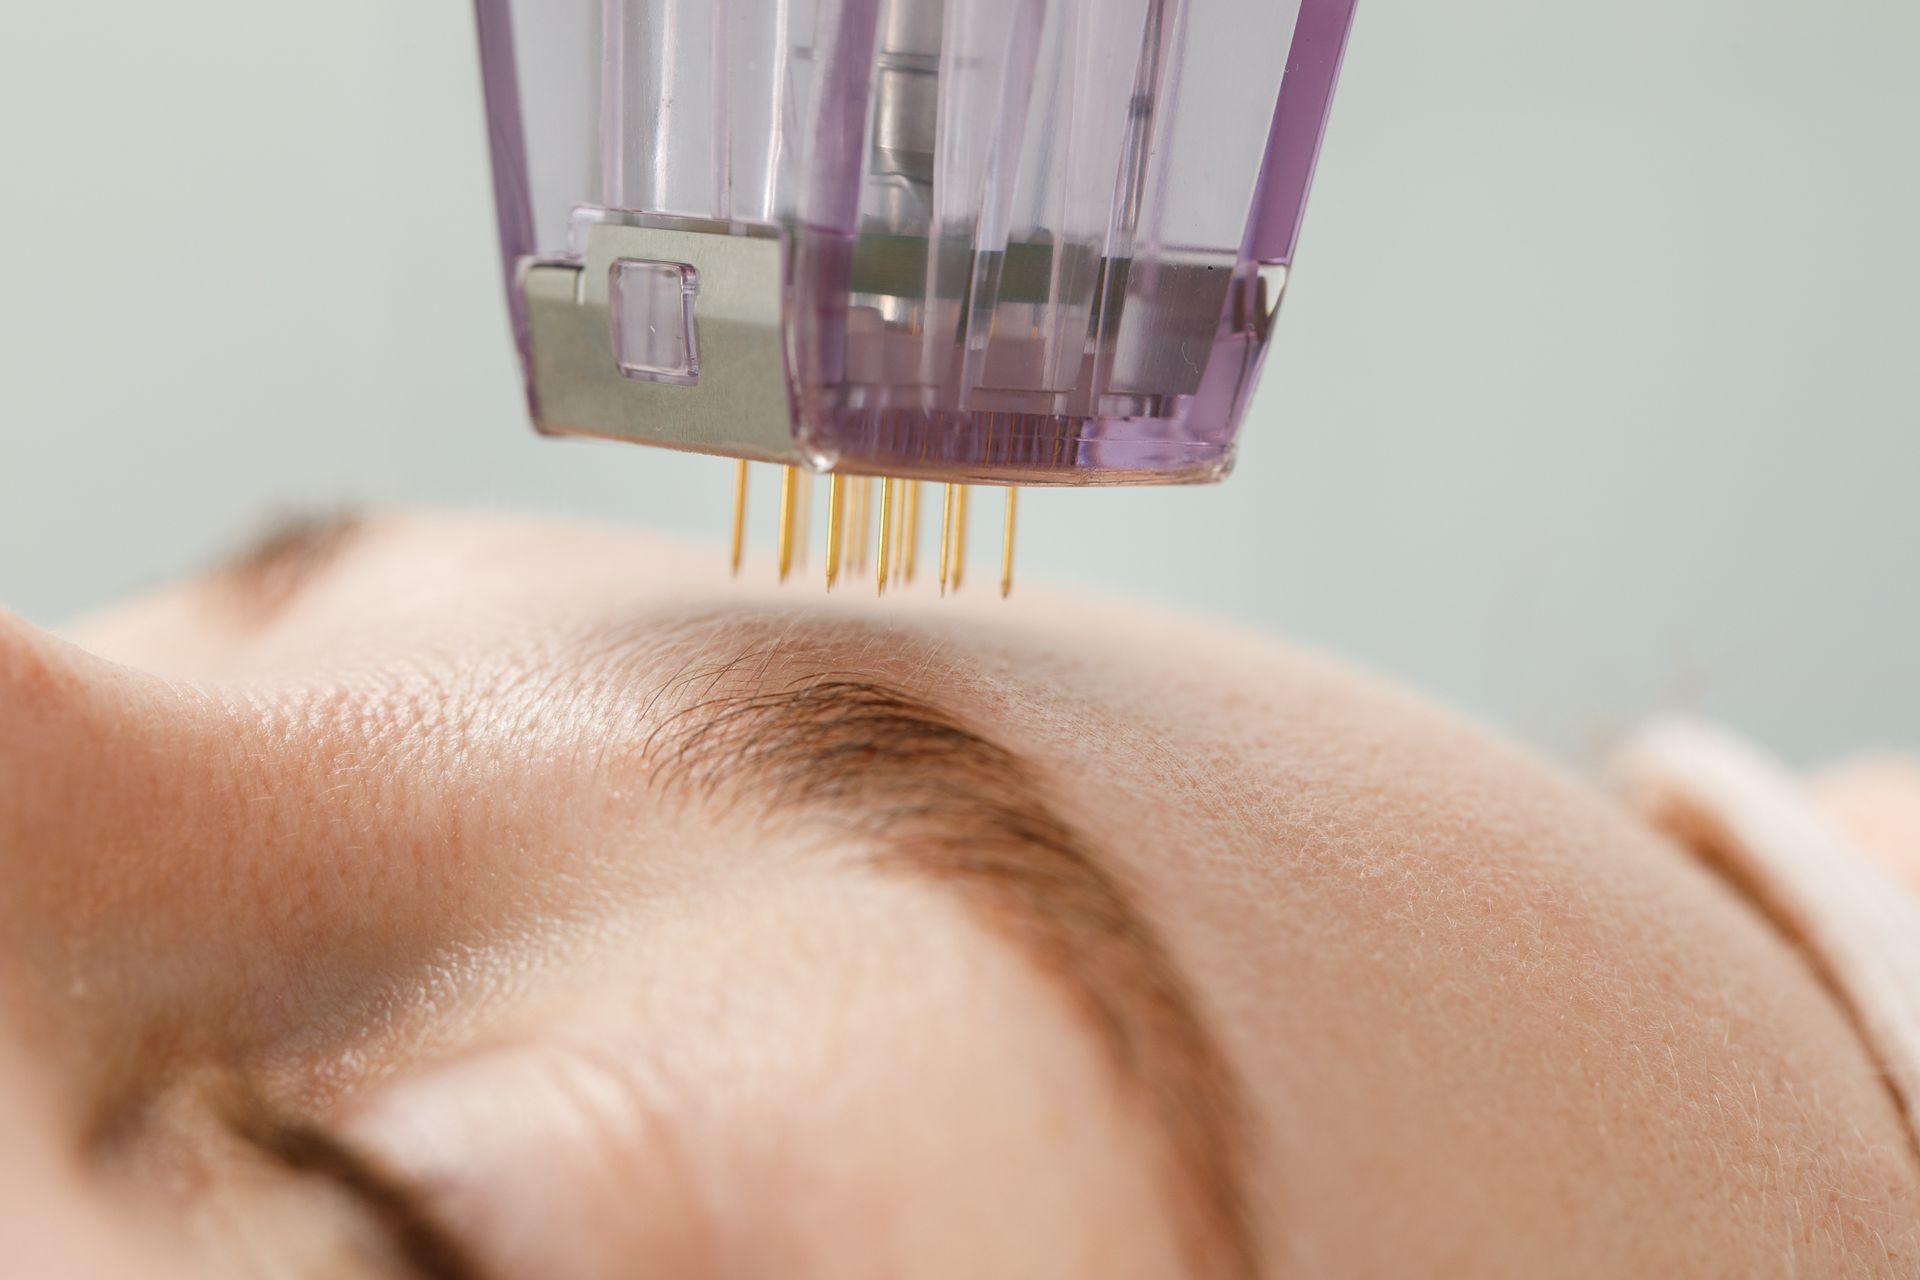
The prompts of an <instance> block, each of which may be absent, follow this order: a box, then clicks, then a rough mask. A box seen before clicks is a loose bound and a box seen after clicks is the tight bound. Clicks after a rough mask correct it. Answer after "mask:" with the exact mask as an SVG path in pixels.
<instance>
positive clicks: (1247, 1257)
mask: <svg viewBox="0 0 1920 1280" xmlns="http://www.w3.org/2000/svg"><path fill="white" fill-rule="evenodd" d="M756 657H761V658H765V657H767V655H765V654H759V655H752V654H750V655H746V656H745V657H743V658H741V659H737V660H735V662H733V663H728V664H723V665H722V666H721V667H718V668H711V669H709V670H707V671H705V672H701V673H696V674H694V675H687V674H685V673H683V674H682V675H681V676H680V677H679V678H678V681H679V682H680V683H682V684H686V685H691V684H694V683H701V684H703V691H702V695H701V698H700V700H699V701H697V702H694V703H692V704H691V705H687V706H683V707H681V708H679V709H677V710H676V711H674V712H673V713H672V714H670V715H669V716H668V717H667V718H666V719H665V720H664V721H662V722H661V723H660V725H659V727H658V728H657V729H656V730H655V731H654V733H653V734H652V736H651V738H650V739H649V741H648V742H647V744H646V747H645V749H644V751H643V755H644V756H646V757H650V758H651V759H652V761H653V763H654V764H655V766H656V770H655V773H654V780H655V785H657V786H659V787H661V788H663V789H664V790H666V791H668V792H671V793H678V794H681V795H684V796H689V797H698V798H702V799H707V800H714V799H724V800H729V801H733V802H735V803H743V804H747V805H750V806H753V807H755V808H757V809H759V810H760V811H761V812H762V813H763V814H766V815H770V816H781V817H793V816H796V815H798V816H805V815H824V816H825V818H826V820H827V821H828V822H829V823H830V824H831V826H832V829H833V830H834V831H835V832H836V833H845V832H846V831H847V829H848V827H849V826H851V827H852V828H853V829H854V831H855V832H856V834H860V835H864V836H867V837H869V838H870V840H869V842H870V844H871V845H872V847H873V848H875V849H877V850H879V852H878V853H877V855H876V856H875V858H874V862H875V864H876V865H877V866H878V867H880V868H882V869H884V870H894V869H899V870H902V871H906V872H908V873H911V874H914V875H917V876H921V877H926V878H931V879H932V880H934V881H936V882H938V883H940V884H943V885H945V886H947V887H949V888H950V889H951V890H953V891H954V892H956V893H958V894H959V895H960V896H961V898H962V899H963V901H964V903H965V905H966V906H967V907H968V908H969V909H970V910H971V912H972V914H973V915H974V916H975V917H976V919H977V920H979V921H981V922H982V923H984V924H985V925H987V926H988V927H989V928H990V929H991V930H993V931H994V932H996V933H998V934H999V935H1001V936H1002V937H1004V938H1006V939H1007V940H1009V941H1011V942H1012V943H1013V944H1015V945H1016V946H1017V947H1018V948H1019V949H1021V950H1022V951H1024V952H1025V953H1026V955H1027V956H1028V957H1029V959H1030V960H1031V961H1032V962H1033V963H1035V964H1036V966H1037V967H1038V968H1039V969H1040V970H1041V972H1042V973H1044V974H1046V975H1048V976H1050V977H1051V978H1053V979H1054V980H1056V982H1058V983H1059V984H1060V986H1061V988H1062V989H1063V990H1064V991H1065V992H1066V994H1067V996H1068V997H1069V999H1070V1000H1071V1001H1072V1003H1073V1004H1074V1005H1075V1006H1076V1008H1077V1010H1078V1011H1079V1012H1080V1013H1081V1014H1082V1015H1083V1016H1084V1017H1085V1018H1086V1019H1087V1021H1088V1022H1089V1023H1090V1025H1091V1027H1092V1028H1093V1030H1094V1031H1095V1033H1096V1034H1097V1036H1098V1038H1099V1040H1100V1041H1101V1043H1102V1044H1103V1046H1104V1048H1105V1050H1106V1052H1107V1054H1108V1056H1109V1058H1110V1059H1111V1060H1112V1062H1113V1064H1114V1065H1115V1066H1116V1067H1117V1068H1118V1071H1119V1074H1120V1076H1121V1079H1122V1081H1123V1083H1124V1085H1126V1086H1130V1087H1131V1089H1132V1091H1133V1093H1134V1095H1135V1097H1136V1099H1137V1101H1139V1102H1140V1103H1142V1104H1144V1106H1145V1107H1146V1109H1147V1111H1148V1113H1149V1114H1150V1115H1151V1116H1152V1118H1153V1119H1154V1121H1155V1122H1156V1129H1157V1130H1158V1133H1159V1135H1160V1137H1161V1140H1162V1141H1163V1143H1164V1147H1165V1150H1166V1153H1167V1155H1168V1157H1170V1160H1169V1163H1170V1165H1171V1172H1172V1173H1173V1174H1174V1175H1175V1176H1173V1177H1170V1178H1168V1179H1165V1182H1166V1184H1167V1185H1168V1187H1169V1189H1170V1190H1171V1192H1172V1193H1173V1195H1174V1198H1175V1202H1176V1204H1178V1205H1180V1206H1181V1208H1182V1209H1184V1210H1185V1212H1182V1213H1180V1214H1177V1215H1176V1221H1177V1223H1178V1225H1179V1227H1180V1230H1181V1235H1182V1243H1183V1245H1184V1246H1185V1248H1186V1252H1187V1254H1188V1256H1189V1259H1190V1262H1191V1264H1192V1265H1193V1266H1194V1267H1195V1268H1196V1270H1197V1271H1198V1272H1199V1273H1201V1274H1204V1275H1209V1276H1220V1277H1230V1278H1232V1280H1249V1278H1251V1277H1254V1276H1256V1275H1258V1274H1259V1253H1258V1250H1257V1248H1256V1244H1255V1241H1254V1235H1253V1230H1252V1225H1251V1222H1250V1218H1249V1213H1248V1208H1247V1200H1246V1194H1245V1189H1244V1176H1243V1175H1244V1167H1245V1164H1246V1155H1247V1153H1246V1150H1245V1139H1244V1134H1245V1126H1244V1125H1243V1123H1242V1119H1243V1116H1244V1106H1243V1102H1242V1097H1241V1088H1240V1085H1239V1081H1238V1079H1237V1077H1236V1076H1235V1074H1234V1072H1233V1070H1232V1068H1231V1066H1230V1065H1229V1063H1228V1060H1227V1058H1226V1056H1225V1054H1224V1053H1223V1052H1222V1051H1221V1048H1220V1046H1219V1044H1218V1042H1217V1041H1216V1039H1215V1037H1214V1035H1213V1034H1212V1032H1211V1030H1210V1028H1209V1026H1208V1024H1207V1022H1206V1020H1205V1019H1204V1018H1203V1017H1202V1015H1201V1011H1200V1008H1199V1005H1198V1002H1197V1000H1196V999H1195V997H1194V995H1193V993H1192V991H1191V989H1190V987H1189V984H1188V982H1187V980H1186V978H1185V976H1184V975H1183V974H1182V973H1181V971H1180V969H1179V968H1178V966H1177V965H1176V964H1175V962H1174V960H1173V957H1172V955H1171V953H1170V952H1169V950H1168V948H1167V946H1166V944H1165V943H1164V942H1163V941H1162V939H1161V937H1160V935H1159V932H1158V930H1157V929H1156V928H1155V927H1154V925H1153V922H1152V920H1151V919H1150V918H1149V917H1148V916H1147V914H1146V913H1145V912H1144V911H1143V910H1142V909H1141V907H1140V905H1139V903H1138V901H1137V899H1136V898H1135V897H1134V896H1133V895H1132V894H1131V893H1130V892H1129V891H1128V889H1127V888H1126V886H1125V885H1124V884H1123V882H1122V880H1121V878H1120V877H1119V876H1118V875H1117V874H1116V873H1115V871H1114V870H1113V869H1112V867H1111V866H1110V862H1109V860H1108V859H1106V858H1104V857H1103V856H1101V855H1100V853H1099V852H1098V850H1097V849H1096V848H1095V847H1094V846H1093V845H1091V844H1090V843H1089V842H1088V841H1087V840H1086V839H1085V838H1084V837H1083V836H1082V835H1081V834H1080V833H1079V832H1078V831H1076V830H1074V828H1073V827H1072V826H1071V825H1070V824H1068V823H1067V822H1066V821H1065V820H1064V819H1062V818H1061V816H1060V815H1059V814H1058V813H1057V812H1056V810H1055V807H1054V805H1053V804H1052V802H1051V801H1050V800H1049V799H1048V794H1047V786H1046V780H1045V779H1044V777H1043V776H1042V775H1041V774H1040V773H1039V772H1038V771H1037V770H1036V769H1035V767H1034V766H1033V765H1032V764H1031V763H1030V762H1028V761H1027V760H1025V759H1023V758H1022V757H1020V756H1018V755H1016V754H1015V753H1014V752H1012V751H1010V750H1008V749H1007V748H1005V747H1003V746H1001V745H999V744H998V743H996V742H993V741H992V740H990V739H988V738H987V737H985V736H984V735H982V734H981V733H980V732H978V731H977V730H975V729H974V728H973V727H971V726H970V725H968V724H967V723H966V722H964V721H963V720H962V719H961V718H960V717H958V716H956V715H954V714H951V713H949V712H947V711H945V710H943V709H941V708H939V707H936V706H934V705H932V704H931V703H929V702H927V701H925V700H923V699H920V698H918V697H916V696H914V695H913V694H910V693H908V692H906V691H905V690H903V689H900V688H898V687H894V686H892V685H889V684H886V683H882V682H879V681H875V680H872V679H868V678H863V677H861V676H858V675H852V674H839V673H834V672H815V673H811V674H808V675H805V676H803V677H800V678H798V679H795V680H793V681H792V682H791V683H789V684H787V685H785V686H784V687H777V688H773V689H764V688H762V689H755V688H754V687H752V686H753V685H754V684H756V683H758V680H759V677H754V676H750V675H746V674H745V671H746V668H747V667H748V666H749V665H750V664H751V663H752V660H753V659H754V658H756ZM769 661H770V660H769ZM729 681H735V682H739V683H741V684H742V685H743V687H741V688H737V689H727V690H726V691H721V690H722V689H723V687H724V686H726V685H728V683H729ZM658 696H660V695H656V698H657V697H658Z"/></svg>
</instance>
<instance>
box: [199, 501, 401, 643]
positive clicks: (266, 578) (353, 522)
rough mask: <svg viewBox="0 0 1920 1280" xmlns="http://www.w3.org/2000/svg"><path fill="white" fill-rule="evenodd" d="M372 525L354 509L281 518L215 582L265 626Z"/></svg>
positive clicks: (224, 566) (223, 567) (220, 570)
mask: <svg viewBox="0 0 1920 1280" xmlns="http://www.w3.org/2000/svg"><path fill="white" fill-rule="evenodd" d="M366 527H367V521H366V518H365V517H364V516H362V515H361V514H360V513H359V512H355V511H341V512H333V513H328V514H321V515H300V516H291V517H285V518H283V519H280V520H278V521H276V522H274V523H273V524H271V525H270V526H268V528H267V531H266V532H265V533H263V534H260V535H258V536H256V537H255V538H253V539H252V540H250V541H249V542H247V543H245V544H243V545H242V547H241V549H240V550H239V551H237V552H234V553H232V554H230V555H229V556H228V557H227V558H226V559H225V560H224V561H223V562H222V563H221V564H220V565H219V566H218V567H217V568H215V570H214V572H213V575H212V578H213V581H214V582H215V583H216V584H218V585H219V586H221V587H223V588H225V590H226V591H227V593H228V594H229V596H230V597H231V598H232V600H233V601H234V603H235V604H236V605H238V606H239V608H240V611H241V612H242V613H243V614H245V615H246V616H247V617H248V618H249V619H250V620H251V621H254V622H265V621H267V620H268V619H269V618H271V617H272V616H273V615H274V614H276V613H278V612H279V611H280V610H282V609H284V608H286V606H287V605H288V603H289V602H291V601H292V600H293V598H294V597H295V596H296V595H298V594H299V593H300V589H301V588H302V587H303V586H305V585H306V584H307V583H308V582H310V581H312V579H313V578H314V577H315V575H317V574H319V573H320V572H321V571H322V570H323V569H325V568H326V567H327V566H328V565H330V564H332V563H333V562H334V561H335V560H337V559H338V558H339V557H340V555H341V553H342V552H344V551H345V550H346V549H347V547H348V546H350V545H351V544H352V543H353V542H354V541H356V540H357V539H358V538H359V536H360V535H361V533H362V532H364V531H365V529H366Z"/></svg>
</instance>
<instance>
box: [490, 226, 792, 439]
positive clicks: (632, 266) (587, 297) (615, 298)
mask: <svg viewBox="0 0 1920 1280" xmlns="http://www.w3.org/2000/svg"><path fill="white" fill-rule="evenodd" d="M781 271H782V264H781V242H780V238H779V233H778V231H777V230H775V229H774V228H771V227H769V228H751V229H745V230H744V233H743V229H742V228H739V227H732V228H724V229H719V230H713V231H707V230H686V229H681V228H665V227H658V226H631V225H626V224H622V223H614V222H601V223H595V224H593V225H591V226H590V227H588V228H587V235H586V253H585V255H584V259H583V261H581V262H580V263H578V264H575V263H567V262H540V261H536V262H532V263H530V264H528V265H527V266H526V267H525V268H524V269H523V270H522V272H521V283H520V287H521V290H522V292H523V294H524V296H525V298H526V303H527V316H528V322H529V328H530V338H531V343H530V345H531V358H530V361H529V364H530V374H531V378H532V382H533V403H534V418H535V422H536V423H537V424H538V426H539V428H540V429H541V430H542V431H545V432H549V433H551V434H555V435H585V436H599V437H603V438H605V439H610V440H627V441H634V442H637V443H641V444H651V445H660V446H664V447H666V448H670V449H686V450H691V451H693V452H697V453H714V454H724V455H726V456H728V457H746V458H755V459H759V460H763V461H767V462H780V463H789V464H795V465H805V459H803V458H802V456H801V455H800V453H799V451H798V450H797V449H796V448H795V445H794V441H793V411H792V406H791V402H790V399H789V396H788V391H787V377H786V354H785V350H784V346H783V343H782V335H781V294H782V279H781ZM682 285H684V289H682ZM640 290H644V291H645V292H644V293H641V292H637V291H640ZM676 330H680V331H676ZM637 349H644V354H642V355H636V354H635V351H636V350H637Z"/></svg>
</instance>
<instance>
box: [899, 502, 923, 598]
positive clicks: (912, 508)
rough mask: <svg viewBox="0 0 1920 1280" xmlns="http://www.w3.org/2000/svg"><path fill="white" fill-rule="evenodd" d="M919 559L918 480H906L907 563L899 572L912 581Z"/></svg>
mask: <svg viewBox="0 0 1920 1280" xmlns="http://www.w3.org/2000/svg"><path fill="white" fill-rule="evenodd" d="M919 560H920V482H919V481H918V480H909V481H907V563H906V566H905V567H904V568H903V569H902V570H901V574H902V575H903V576H904V577H905V578H906V580H907V581H908V582H912V581H913V568H914V565H915V564H917V563H918V562H919Z"/></svg>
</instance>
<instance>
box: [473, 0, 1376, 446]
mask: <svg viewBox="0 0 1920 1280" xmlns="http://www.w3.org/2000/svg"><path fill="white" fill-rule="evenodd" d="M476 3H477V7H478V15H479V26H480V36H481V51H482V58H483V63H484V66H485V71H486V89H487V99H488V107H489V114H490V126H491V136H492V146H493V152H494V160H495V184H496V194H497V197H498V202H499V208H500V224H501V232H502V243H503V247H504V251H505V257H506V267H507V280H508V286H509V294H510V297H511V298H512V303H513V306H514V308H515V318H516V324H517V330H518V333H519V335H520V339H521V343H522V349H523V353H524V351H525V350H526V344H527V342H528V333H529V330H528V322H527V315H526V302H525V299H524V297H523V295H522V293H521V291H520V289H519V287H518V283H517V282H518V280H519V278H520V272H521V271H522V270H523V268H524V267H525V265H526V264H527V263H529V262H532V261H546V262H555V261H559V262H566V261H576V262H577V261H579V260H580V259H581V257H582V255H583V253H584V243H583V237H584V235H585V234H586V233H587V229H588V228H591V227H592V226H593V225H595V224H596V223H600V222H606V221H616V222H621V221H624V222H634V223H647V224H650V225H653V224H657V225H679V226H685V227H692V228H704V229H708V230H713V231H715V232H725V231H728V230H740V229H745V228H756V229H764V228H773V229H774V230H775V231H776V232H777V234H778V236H779V237H780V241H781V245H782V268H781V275H782V290H783V297H782V298H781V300H780V309H779V314H780V316H781V329H782V332H781V335H780V348H781V350H782V351H783V352H784V359H785V375H786V379H787V384H788V388H789V393H790V400H791V409H792V414H791V417H792V422H791V430H792V436H793V440H794V442H795V445H796V448H797V450H798V452H799V453H800V454H802V455H803V456H804V457H805V458H806V459H807V460H809V461H812V462H814V463H816V464H818V465H821V466H833V467H837V468H839V469H843V470H849V471H855V472H870V473H881V474H892V475H914V476H926V477H930V478H940V479H976V480H1002V481H1009V482H1019V483H1122V482H1153V481H1182V480H1204V479H1213V478H1218V477H1219V476H1220V475H1222V474H1224V473H1225V471H1226V470H1227V469H1228V468H1229V467H1230V466H1231V463H1232V458H1233V446H1234V438H1235V434H1236V432H1237V430H1238V428H1239V424H1240V421H1241V418H1242V415H1243V412H1244V409H1245V407H1246V403H1247V398H1248V395H1249V393H1250V392H1251V390H1252V387H1253V384H1254V381H1255V379H1256V377H1257V375H1258V372H1259V368H1260V364H1261V360H1262V356H1263V354H1264V352H1265V348H1266V344H1267V338H1268V335H1269V331H1270V321H1271V317H1272V313H1273V309H1274V307H1275V305H1276V303H1277V301H1278V297H1277V289H1276V285H1277V284H1278V283H1279V281H1281V280H1283V279H1284V272H1274V271H1268V270H1263V268H1265V267H1270V266H1285V265H1287V264H1289V263H1291V261H1292V257H1293V250H1294V244H1295V240H1296V238H1297V235H1298V229H1299V225H1300V218H1301V212H1302V208H1303V206H1304V203H1305V199H1306V194H1307V188H1308V185H1309V181H1310V179H1311V175H1312V170H1313V165H1314V160H1315V157H1316V154H1317V151H1318V148H1319V142H1320V136H1321V132H1322V129H1323V127H1324V124H1325V121H1326V116H1327V111H1328V106H1329V103H1330V100H1331V95H1332V92H1333V86H1334V80H1335V77H1336V74H1337V70H1338V66H1339V61H1340V56H1341V52H1342V49H1343V47H1344V44H1345V40H1346V34H1347V30H1348V27H1349V25H1350V23H1351V19H1352V12H1353V4H1354V0H476ZM761 233H762V234H765V231H764V230H761ZM671 283H672V282H671V281H667V282H665V283H664V284H663V285H662V287H663V288H666V289H667V291H668V292H671V288H670V286H671ZM690 305H695V304H690ZM662 359H666V360H667V363H668V364H671V362H672V361H673V360H678V359H680V353H678V352H672V353H669V355H668V357H664V358H662ZM672 367H673V368H679V367H681V366H679V365H672ZM534 395H535V402H536V403H535V412H536V417H538V416H539V407H538V399H539V397H538V391H537V389H535V392H534ZM542 425H543V426H544V427H547V428H548V429H554V430H567V429H569V428H570V427H571V426H574V425H576V424H568V423H549V422H544V421H543V422H542Z"/></svg>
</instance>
